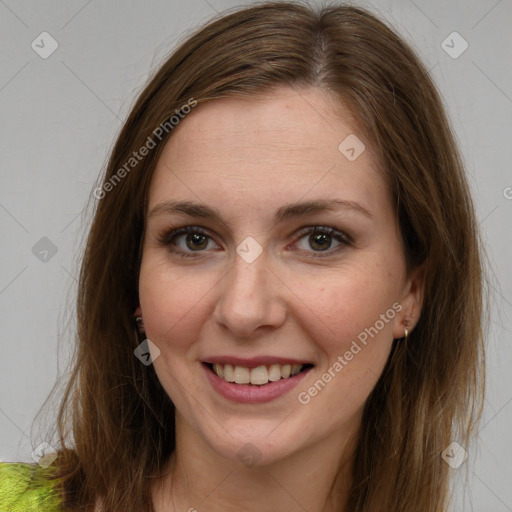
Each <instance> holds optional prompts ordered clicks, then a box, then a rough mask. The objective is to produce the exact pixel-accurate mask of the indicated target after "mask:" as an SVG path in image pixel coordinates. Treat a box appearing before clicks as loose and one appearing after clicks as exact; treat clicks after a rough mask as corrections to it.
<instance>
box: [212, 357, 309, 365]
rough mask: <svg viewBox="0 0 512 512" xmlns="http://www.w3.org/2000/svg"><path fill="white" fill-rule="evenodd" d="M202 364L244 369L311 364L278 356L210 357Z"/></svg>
mask: <svg viewBox="0 0 512 512" xmlns="http://www.w3.org/2000/svg"><path fill="white" fill-rule="evenodd" d="M203 362H204V363H212V364H231V365H233V366H245V367H246V368H256V367H257V366H268V365H271V364H279V365H285V364H290V365H292V364H312V363H311V361H306V360H303V359H291V358H289V357H278V356H257V357H247V358H245V357H235V356H212V357H207V358H205V359H204V360H203Z"/></svg>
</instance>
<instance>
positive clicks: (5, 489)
mask: <svg viewBox="0 0 512 512" xmlns="http://www.w3.org/2000/svg"><path fill="white" fill-rule="evenodd" d="M49 471H51V467H50V468H48V469H43V468H42V467H41V466H39V465H38V464H25V463H8V462H0V512H62V508H61V505H60V503H61V499H60V497H59V494H58V492H57V491H56V489H55V486H56V481H55V480H53V481H52V480H48V479H47V478H45V475H48V474H49Z"/></svg>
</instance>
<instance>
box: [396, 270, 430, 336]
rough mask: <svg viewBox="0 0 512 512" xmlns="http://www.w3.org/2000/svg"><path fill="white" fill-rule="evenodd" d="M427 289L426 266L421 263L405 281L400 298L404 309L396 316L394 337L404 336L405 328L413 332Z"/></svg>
mask: <svg viewBox="0 0 512 512" xmlns="http://www.w3.org/2000/svg"><path fill="white" fill-rule="evenodd" d="M424 290H425V267H424V265H421V266H419V267H416V268H415V269H413V270H412V271H411V272H410V274H409V276H408V278H407V279H406V281H405V285H404V288H403V290H402V296H401V299H400V301H399V302H400V305H401V306H402V309H401V310H400V312H399V313H398V314H397V315H396V316H395V319H394V324H393V338H395V339H399V338H403V337H404V335H405V329H407V331H408V332H409V333H411V332H412V330H413V329H414V327H415V326H416V325H417V323H418V321H419V318H420V315H421V310H422V307H423V297H424Z"/></svg>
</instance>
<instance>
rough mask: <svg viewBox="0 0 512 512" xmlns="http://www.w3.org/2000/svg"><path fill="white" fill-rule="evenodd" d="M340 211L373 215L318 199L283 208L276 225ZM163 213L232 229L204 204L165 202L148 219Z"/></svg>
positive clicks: (357, 207) (343, 201) (356, 207)
mask: <svg viewBox="0 0 512 512" xmlns="http://www.w3.org/2000/svg"><path fill="white" fill-rule="evenodd" d="M338 209H343V210H350V211H354V212H357V213H360V214H362V215H364V216H365V217H368V218H370V219H371V218H372V215H371V213H370V212H369V211H368V210H367V209H366V208H365V207H364V206H363V205H362V204H360V203H357V202H355V201H347V200H346V199H317V200H314V201H303V202H299V203H290V204H286V205H284V206H281V207H280V208H278V210H277V211H276V213H275V215H274V223H275V224H277V223H279V222H283V221H285V220H288V219H290V218H294V217H303V216H307V215H314V214H316V213H322V212H326V211H335V210H338ZM161 213H167V214H173V213H185V214H186V215H189V216H191V217H200V218H206V219H211V220H214V221H217V222H220V223H221V224H224V225H225V226H226V227H228V228H229V229H231V226H230V224H229V223H228V222H226V221H225V220H224V219H223V218H222V215H221V213H220V212H219V210H217V209H216V208H212V207H210V206H207V205H206V204H202V203H194V202H193V201H163V202H161V203H158V204H157V205H156V206H154V207H153V208H152V209H151V211H150V213H149V215H148V218H149V217H152V216H154V215H158V214H161Z"/></svg>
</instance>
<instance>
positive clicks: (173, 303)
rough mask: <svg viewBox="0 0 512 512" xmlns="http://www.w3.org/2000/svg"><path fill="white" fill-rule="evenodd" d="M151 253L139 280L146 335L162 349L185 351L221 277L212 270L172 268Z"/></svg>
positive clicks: (144, 260) (201, 322) (206, 310)
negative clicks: (210, 294) (191, 270)
mask: <svg viewBox="0 0 512 512" xmlns="http://www.w3.org/2000/svg"><path fill="white" fill-rule="evenodd" d="M150 256H151V255H148V257H147V258H146V259H143V262H142V265H141V273H140V280H139V298H140V305H141V308H142V311H143V314H144V324H145V327H146V335H147V337H148V338H149V339H151V340H152V341H153V342H154V343H156V345H157V346H158V347H159V348H160V349H161V350H165V351H177V350H183V349H185V348H186V347H188V346H189V345H191V344H192V343H193V342H194V340H195V339H197V333H198V332H199V330H200V328H201V326H202V324H203V323H204V319H205V318H206V317H207V316H208V314H209V310H208V292H209V290H211V289H212V288H213V287H214V286H215V283H216V282H217V281H218V279H215V276H214V275H211V274H212V273H211V272H186V271H184V270H183V269H182V270H181V271H177V270H176V269H174V270H170V269H169V265H168V263H166V262H165V261H158V260H157V259H156V258H153V259H152V258H151V257H150ZM171 339H172V344H170V343H169V340H171Z"/></svg>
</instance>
